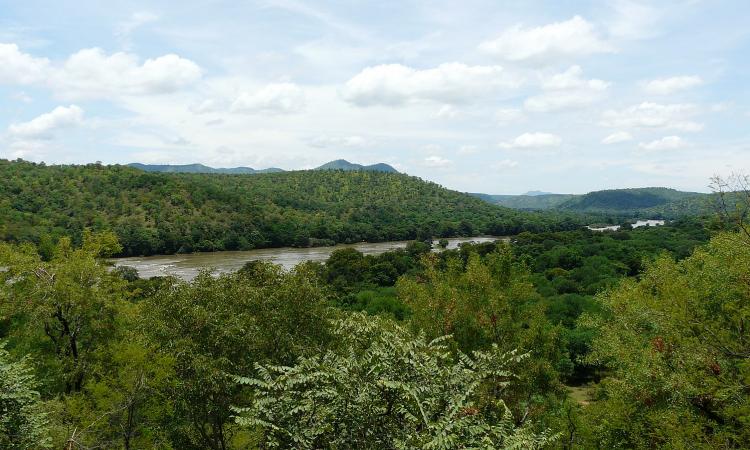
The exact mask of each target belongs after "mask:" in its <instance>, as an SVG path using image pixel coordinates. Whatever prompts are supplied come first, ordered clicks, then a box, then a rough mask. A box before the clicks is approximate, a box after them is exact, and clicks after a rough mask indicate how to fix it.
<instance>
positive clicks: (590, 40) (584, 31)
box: [479, 16, 614, 63]
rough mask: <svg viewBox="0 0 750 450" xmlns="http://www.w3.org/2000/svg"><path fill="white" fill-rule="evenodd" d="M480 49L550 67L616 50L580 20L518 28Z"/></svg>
mask: <svg viewBox="0 0 750 450" xmlns="http://www.w3.org/2000/svg"><path fill="white" fill-rule="evenodd" d="M479 48H480V49H481V50H483V51H485V52H487V53H488V54H491V55H493V56H496V57H498V58H502V59H505V60H509V61H527V60H528V61H533V62H541V63H548V62H554V61H557V60H564V59H569V58H575V57H579V56H586V55H591V54H595V53H610V52H613V51H614V49H613V48H612V46H611V45H610V44H608V43H607V42H605V41H604V40H603V39H602V38H601V37H600V36H599V35H598V33H597V32H596V30H595V29H594V26H593V25H592V24H591V23H589V22H588V21H586V20H585V19H583V18H582V17H580V16H575V17H573V18H572V19H570V20H567V21H565V22H555V23H551V24H549V25H544V26H541V27H535V28H524V27H523V26H522V25H516V26H514V27H512V28H510V29H508V30H506V31H505V32H503V33H502V34H501V35H500V36H499V37H498V38H496V39H493V40H490V41H485V42H483V43H482V44H480V46H479Z"/></svg>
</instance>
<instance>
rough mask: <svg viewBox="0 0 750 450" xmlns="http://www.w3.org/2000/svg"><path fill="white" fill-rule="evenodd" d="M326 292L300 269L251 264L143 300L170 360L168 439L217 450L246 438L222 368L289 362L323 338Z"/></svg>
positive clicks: (239, 395)
mask: <svg viewBox="0 0 750 450" xmlns="http://www.w3.org/2000/svg"><path fill="white" fill-rule="evenodd" d="M324 306H325V298H324V297H323V294H322V292H321V290H320V289H319V287H318V286H317V284H316V282H315V278H314V277H312V276H310V274H308V273H307V272H306V271H305V270H304V267H300V268H298V269H297V270H294V271H292V272H290V273H287V272H283V271H282V270H281V268H280V267H278V266H274V265H272V264H268V263H256V264H253V265H251V266H248V267H246V269H245V270H243V271H242V272H241V273H238V274H233V275H224V276H221V277H218V278H214V277H212V276H210V275H209V274H208V273H203V274H201V275H200V276H198V277H197V278H196V279H195V280H193V281H192V282H191V283H178V284H176V285H174V286H172V287H171V288H170V289H167V290H161V291H159V292H158V293H157V295H155V296H154V297H153V298H150V299H149V300H148V302H147V304H146V308H145V309H146V315H147V318H146V332H147V333H148V334H149V335H150V337H151V339H152V340H153V341H154V342H156V343H158V344H159V351H160V352H161V353H162V354H163V355H164V356H171V357H173V358H174V370H175V378H176V379H175V382H174V385H173V387H172V389H171V391H170V392H169V396H170V397H171V398H172V399H173V401H174V408H175V418H176V419H175V421H174V423H172V425H171V428H172V436H171V439H172V442H173V443H174V445H175V446H176V447H178V448H212V449H224V448H227V446H237V445H238V442H240V441H241V440H242V439H244V438H245V436H242V435H241V434H238V433H237V431H238V430H237V429H236V427H235V426H234V424H233V421H232V420H231V411H230V409H229V408H230V406H231V405H241V404H243V403H244V401H245V395H244V394H243V392H242V390H241V389H239V388H238V387H237V385H236V384H235V383H234V381H233V379H232V378H231V377H230V375H229V374H235V373H251V372H252V370H253V367H254V365H255V364H257V363H273V364H290V363H292V362H293V361H294V360H295V359H296V358H297V357H299V356H302V355H305V354H307V353H309V352H312V351H314V350H316V349H318V350H319V349H320V348H321V346H322V345H323V344H324V343H325V342H326V341H327V339H328V337H327V335H328V332H327V324H326V321H325V318H326V310H325V308H324Z"/></svg>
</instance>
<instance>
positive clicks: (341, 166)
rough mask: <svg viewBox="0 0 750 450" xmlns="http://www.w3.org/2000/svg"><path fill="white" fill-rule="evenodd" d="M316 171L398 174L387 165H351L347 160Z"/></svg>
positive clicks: (323, 166)
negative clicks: (358, 171) (360, 171)
mask: <svg viewBox="0 0 750 450" xmlns="http://www.w3.org/2000/svg"><path fill="white" fill-rule="evenodd" d="M315 170H347V171H351V170H364V171H371V172H388V173H398V170H396V169H394V168H393V167H391V166H390V165H388V164H385V163H378V164H371V165H369V166H363V165H362V164H355V163H350V162H349V161H347V160H345V159H337V160H335V161H331V162H328V163H325V164H323V165H322V166H320V167H316V168H315Z"/></svg>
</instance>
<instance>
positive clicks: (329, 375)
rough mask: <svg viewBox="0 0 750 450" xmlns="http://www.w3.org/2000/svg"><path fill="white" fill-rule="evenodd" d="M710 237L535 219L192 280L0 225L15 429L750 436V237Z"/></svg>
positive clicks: (227, 443)
mask: <svg viewBox="0 0 750 450" xmlns="http://www.w3.org/2000/svg"><path fill="white" fill-rule="evenodd" d="M708 239H709V232H708V231H707V230H706V229H705V228H704V226H703V223H702V222H700V221H697V220H683V221H679V222H675V223H673V224H671V225H669V226H664V227H656V228H645V229H637V230H632V231H622V232H615V233H595V232H589V231H586V230H578V231H566V232H543V233H528V232H527V233H522V234H520V235H518V236H516V237H515V238H513V240H512V241H511V242H510V243H504V242H499V243H484V244H474V245H463V246H461V247H460V248H459V249H457V250H446V251H442V252H439V253H431V252H430V251H429V250H430V249H429V246H428V245H427V244H424V243H420V242H414V243H412V244H410V245H409V246H408V247H407V248H406V249H403V250H397V251H394V252H389V253H384V254H381V255H377V256H365V255H362V254H361V253H359V252H357V251H355V250H352V249H342V250H338V251H336V252H334V253H333V254H332V255H331V258H330V259H329V260H328V261H327V262H326V263H324V264H321V263H304V264H301V265H299V266H298V267H297V268H295V269H294V270H292V271H291V272H284V271H282V270H281V269H280V268H279V267H278V266H273V265H271V264H268V263H263V262H253V263H249V264H247V265H246V266H245V267H244V268H243V269H242V270H240V271H239V272H237V273H235V274H230V275H222V276H220V277H212V276H210V275H209V274H207V273H206V274H203V275H201V276H199V277H198V278H196V279H195V280H193V281H192V282H190V283H186V282H182V281H179V280H176V279H160V278H155V279H151V280H140V279H138V278H137V277H135V276H133V275H134V274H132V273H130V271H128V270H125V269H123V270H117V271H108V270H107V268H106V267H105V266H104V265H102V263H101V259H100V258H101V257H104V256H107V255H110V254H113V253H116V252H118V251H119V244H118V242H117V240H116V236H115V235H114V234H112V233H100V234H91V233H85V235H84V236H83V244H82V246H80V247H77V246H75V245H72V244H71V241H70V240H69V239H68V238H63V239H60V240H59V242H57V243H54V244H53V245H52V247H51V248H50V249H48V251H49V254H48V255H44V254H40V250H41V249H39V248H37V247H36V246H34V245H32V244H28V243H27V244H21V245H18V244H8V243H0V266H2V267H4V270H3V271H0V346H1V348H0V374H1V375H3V377H2V378H1V379H0V386H3V391H2V393H0V443H2V444H3V445H4V447H7V448H19V449H21V448H23V449H26V448H75V449H84V448H92V447H99V448H102V447H103V448H127V449H131V448H132V449H135V448H180V449H191V448H195V449H198V448H201V449H203V448H212V449H230V448H231V449H234V448H290V447H294V448H309V449H313V448H361V449H369V448H373V449H374V448H437V449H453V448H466V447H467V446H468V447H474V448H581V449H587V448H654V447H670V448H743V446H744V444H745V443H746V442H747V440H748V439H749V438H750V435H748V427H747V424H748V420H750V400H749V399H750V394H749V393H748V392H747V380H748V377H750V364H748V360H749V359H750V347H748V342H750V335H748V333H750V331H748V330H747V328H746V326H745V324H746V323H747V321H748V320H750V290H749V289H748V284H747V280H748V279H749V278H750V240H748V238H747V237H746V236H745V235H744V234H738V233H727V232H724V233H718V234H716V236H715V237H714V238H713V239H712V240H711V241H710V242H709V243H706V242H707V240H708ZM353 310H363V311H366V312H367V313H364V312H356V311H353ZM582 381H588V382H590V383H593V384H592V385H591V386H590V387H582V388H576V389H575V396H571V395H570V394H569V392H570V389H569V388H567V387H566V384H577V383H580V382H582Z"/></svg>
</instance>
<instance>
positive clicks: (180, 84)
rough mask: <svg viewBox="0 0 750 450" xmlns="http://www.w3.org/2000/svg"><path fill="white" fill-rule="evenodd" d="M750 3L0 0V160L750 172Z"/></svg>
mask: <svg viewBox="0 0 750 450" xmlns="http://www.w3.org/2000/svg"><path fill="white" fill-rule="evenodd" d="M748 19H750V3H748V2H745V1H739V0H738V1H721V0H718V1H700V0H682V1H677V0H675V1H659V2H655V1H644V2H638V1H630V0H612V1H591V2H587V1H528V0H527V1H520V0H519V1H497V0H494V1H484V0H464V1H461V2H444V1H408V0H402V1H392V2H391V1H378V2H364V1H336V2H301V1H295V0H267V1H257V2H253V1H243V2H237V1H203V2H192V1H182V2H179V3H176V2H153V1H151V2H138V1H128V2H100V1H97V2H93V1H92V2H88V1H77V2H75V1H71V2H42V1H33V0H31V1H29V0H27V1H25V2H11V1H0V99H1V100H0V157H2V158H8V159H15V158H23V159H27V160H32V161H45V162H47V163H86V162H93V161H102V162H104V163H129V162H136V161H137V162H144V163H172V164H183V163H192V162H201V163H204V164H208V165H211V166H214V167H229V166H239V165H244V166H250V167H255V168H264V167H282V168H285V169H305V168H311V167H315V166H317V165H320V164H322V163H324V162H327V161H329V160H332V159H338V158H345V159H348V160H350V161H354V162H360V163H374V162H387V163H390V164H392V165H394V166H395V167H397V168H398V169H400V170H402V171H406V172H407V173H409V174H413V175H418V176H420V177H423V178H426V179H429V180H433V181H436V182H438V183H440V184H443V185H444V186H446V187H449V188H452V189H457V190H462V191H474V192H487V193H522V192H525V191H528V190H544V191H552V192H570V193H583V192H588V191H591V190H597V189H605V188H620V187H641V186H669V187H675V188H679V189H687V190H697V191H705V190H706V189H707V185H708V182H709V177H711V176H712V175H714V174H720V175H727V174H729V173H731V172H733V171H737V172H748V169H750V126H749V125H750V88H749V86H750V83H749V82H748V81H749V80H750V27H748V25H747V24H748Z"/></svg>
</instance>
